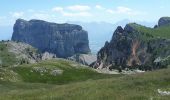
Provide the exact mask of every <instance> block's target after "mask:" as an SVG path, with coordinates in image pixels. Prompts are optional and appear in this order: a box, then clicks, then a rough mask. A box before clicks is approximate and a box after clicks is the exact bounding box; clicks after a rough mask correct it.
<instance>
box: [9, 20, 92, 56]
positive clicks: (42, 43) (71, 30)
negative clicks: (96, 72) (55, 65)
mask: <svg viewBox="0 0 170 100" xmlns="http://www.w3.org/2000/svg"><path fill="white" fill-rule="evenodd" d="M13 30H14V32H13V35H12V40H14V41H19V42H25V43H28V44H30V45H32V46H33V47H36V48H38V49H39V50H40V51H41V52H46V51H47V52H50V53H54V54H56V56H57V57H62V58H66V57H70V56H72V55H74V54H77V53H83V54H84V53H89V52H90V49H89V41H88V34H87V32H86V31H84V30H83V29H82V27H81V26H79V25H73V24H56V23H50V22H46V21H42V20H30V21H26V20H23V19H18V20H16V23H15V25H14V28H13Z"/></svg>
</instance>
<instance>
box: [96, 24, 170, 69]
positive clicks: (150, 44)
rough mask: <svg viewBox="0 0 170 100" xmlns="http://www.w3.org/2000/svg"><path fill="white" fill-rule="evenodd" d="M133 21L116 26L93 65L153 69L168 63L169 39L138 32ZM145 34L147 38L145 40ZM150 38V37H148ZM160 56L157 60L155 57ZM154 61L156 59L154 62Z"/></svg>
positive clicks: (98, 66)
mask: <svg viewBox="0 0 170 100" xmlns="http://www.w3.org/2000/svg"><path fill="white" fill-rule="evenodd" d="M136 27H142V26H140V25H137V24H135V23H132V24H127V25H126V26H125V28H124V29H123V28H122V27H120V26H119V27H117V29H116V30H115V32H114V33H113V37H112V39H111V41H110V42H106V43H105V45H104V47H102V48H101V49H100V51H99V52H98V54H97V61H96V63H95V64H94V65H93V67H94V68H98V69H104V68H107V69H123V68H124V69H125V68H126V67H128V68H137V67H138V68H140V69H141V70H153V69H158V68H164V67H165V66H167V65H168V64H170V61H169V60H170V59H169V55H170V40H169V39H163V38H159V37H154V38H153V36H150V35H147V34H146V33H142V32H139V31H138V30H137V28H136ZM144 35H147V38H148V40H146V37H145V36H144ZM149 38H150V39H149ZM159 57H160V58H161V60H159V62H158V61H157V60H156V59H157V58H159ZM154 61H157V62H156V63H155V62H154Z"/></svg>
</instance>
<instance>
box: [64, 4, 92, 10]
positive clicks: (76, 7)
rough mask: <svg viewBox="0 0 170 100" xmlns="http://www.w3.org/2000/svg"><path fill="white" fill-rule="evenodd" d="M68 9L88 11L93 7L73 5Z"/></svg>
mask: <svg viewBox="0 0 170 100" xmlns="http://www.w3.org/2000/svg"><path fill="white" fill-rule="evenodd" d="M67 9H68V10H71V11H88V10H90V9H91V7H90V6H87V5H73V6H68V7H67Z"/></svg>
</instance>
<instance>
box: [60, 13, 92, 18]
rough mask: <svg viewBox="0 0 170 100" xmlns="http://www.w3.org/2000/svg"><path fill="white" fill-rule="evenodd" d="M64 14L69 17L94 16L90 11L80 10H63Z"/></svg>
mask: <svg viewBox="0 0 170 100" xmlns="http://www.w3.org/2000/svg"><path fill="white" fill-rule="evenodd" d="M62 14H63V16H67V17H90V16H92V14H91V13H89V12H78V13H71V12H63V13H62Z"/></svg>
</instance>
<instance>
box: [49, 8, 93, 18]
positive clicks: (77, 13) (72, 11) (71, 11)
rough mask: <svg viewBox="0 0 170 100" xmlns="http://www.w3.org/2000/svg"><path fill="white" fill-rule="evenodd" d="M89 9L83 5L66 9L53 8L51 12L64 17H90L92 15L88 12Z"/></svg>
mask: <svg viewBox="0 0 170 100" xmlns="http://www.w3.org/2000/svg"><path fill="white" fill-rule="evenodd" d="M90 9H91V7H89V6H84V5H74V6H67V7H54V8H52V11H53V12H57V13H60V14H61V15H62V16H65V17H90V16H92V14H91V13H90V12H89V10H90Z"/></svg>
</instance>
